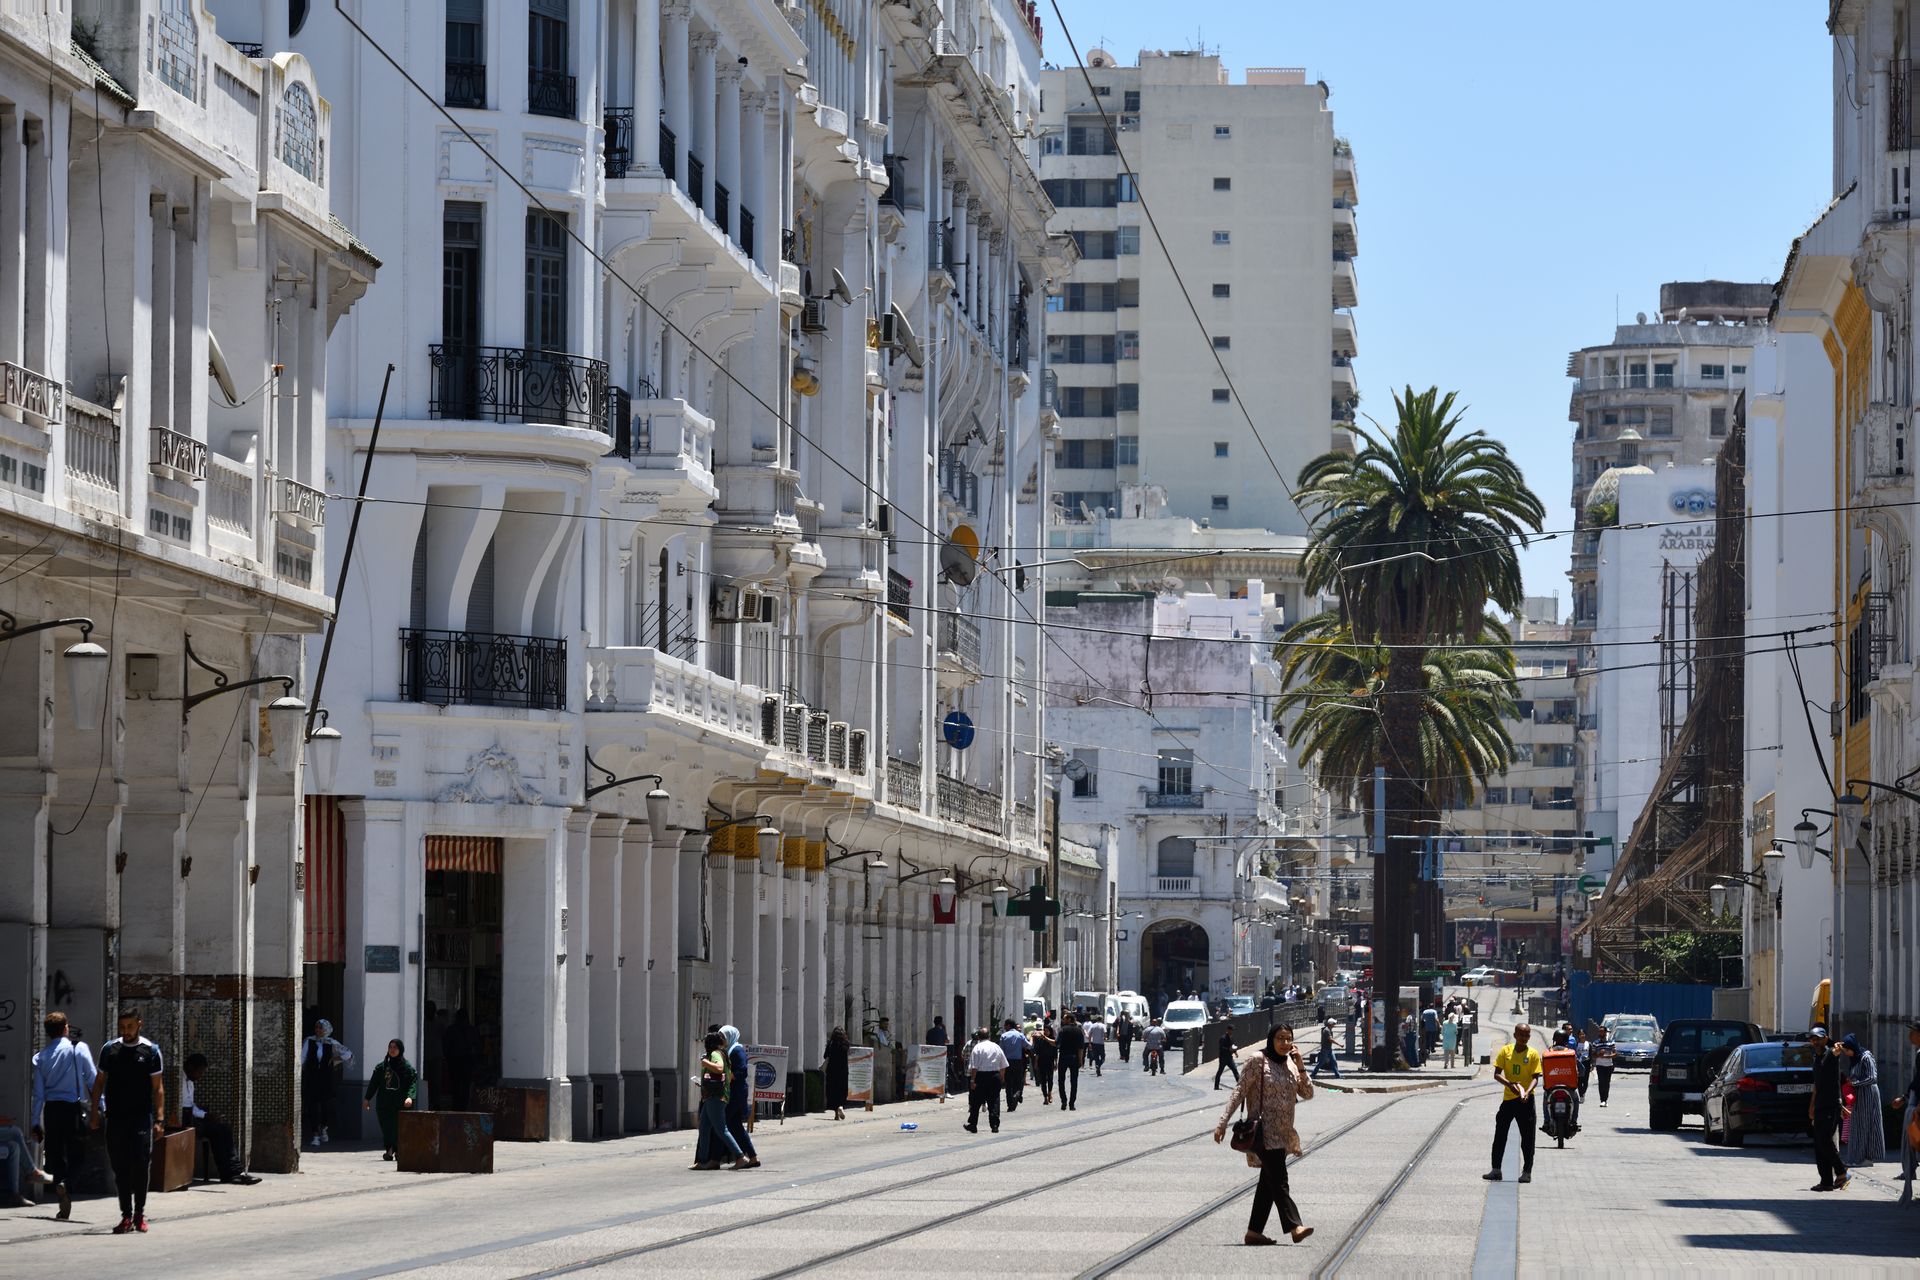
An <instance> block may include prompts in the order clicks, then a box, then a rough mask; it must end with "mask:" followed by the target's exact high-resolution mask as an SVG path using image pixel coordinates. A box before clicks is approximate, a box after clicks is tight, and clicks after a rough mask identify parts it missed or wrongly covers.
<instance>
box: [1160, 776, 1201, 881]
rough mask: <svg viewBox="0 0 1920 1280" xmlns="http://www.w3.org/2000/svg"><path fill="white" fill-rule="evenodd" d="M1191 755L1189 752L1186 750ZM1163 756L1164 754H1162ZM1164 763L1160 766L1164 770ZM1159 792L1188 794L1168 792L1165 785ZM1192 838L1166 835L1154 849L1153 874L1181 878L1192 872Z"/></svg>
mask: <svg viewBox="0 0 1920 1280" xmlns="http://www.w3.org/2000/svg"><path fill="white" fill-rule="evenodd" d="M1188 754H1189V755H1191V754H1192V753H1191V752H1188ZM1163 758H1164V756H1163ZM1165 767H1166V766H1165V765H1162V766H1161V768H1162V769H1163V770H1164V769H1165ZM1162 776H1164V774H1163V775H1162ZM1160 791H1161V794H1163V795H1166V794H1175V795H1188V794H1190V792H1188V791H1180V792H1173V793H1169V792H1168V791H1167V789H1166V787H1164V786H1162V787H1161V788H1160ZM1193 850H1194V844H1193V838H1192V837H1191V836H1168V837H1167V838H1166V839H1164V840H1162V841H1161V842H1160V844H1159V847H1158V848H1157V849H1156V850H1155V852H1156V853H1157V855H1158V856H1157V857H1156V858H1155V859H1154V874H1155V875H1157V876H1159V877H1160V878H1161V879H1163V880H1170V879H1183V878H1186V877H1188V876H1191V875H1192V874H1193Z"/></svg>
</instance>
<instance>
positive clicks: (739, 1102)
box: [720, 1027, 760, 1169]
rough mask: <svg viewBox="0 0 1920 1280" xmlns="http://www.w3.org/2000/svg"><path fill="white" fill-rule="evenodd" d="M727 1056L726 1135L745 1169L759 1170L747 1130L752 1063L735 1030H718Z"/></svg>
mask: <svg viewBox="0 0 1920 1280" xmlns="http://www.w3.org/2000/svg"><path fill="white" fill-rule="evenodd" d="M720 1038H721V1039H722V1040H724V1041H726V1048H725V1053H726V1055H727V1132H728V1133H730V1134H732V1135H733V1145H734V1146H736V1147H739V1148H740V1153H741V1154H742V1155H744V1156H746V1158H747V1168H749V1169H758V1168H759V1167H760V1153H759V1152H758V1151H755V1150H754V1149H753V1135H752V1134H751V1133H749V1132H748V1131H747V1113H748V1112H750V1111H752V1110H753V1063H752V1061H751V1060H750V1059H748V1057H747V1046H745V1045H743V1044H741V1043H740V1030H739V1028H737V1027H722V1028H720Z"/></svg>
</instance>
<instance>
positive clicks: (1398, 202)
mask: <svg viewBox="0 0 1920 1280" xmlns="http://www.w3.org/2000/svg"><path fill="white" fill-rule="evenodd" d="M1061 11H1062V12H1063V13H1064V14H1065V15H1066V18H1067V22H1068V23H1069V25H1070V28H1071V30H1072V34H1073V37H1074V40H1075V41H1076V42H1077V43H1078V44H1079V47H1080V52H1081V54H1082V55H1083V56H1084V55H1085V54H1086V52H1087V51H1088V49H1090V48H1092V47H1094V46H1095V45H1096V44H1098V45H1100V46H1101V47H1104V48H1106V49H1107V50H1108V52H1110V53H1112V54H1114V56H1115V57H1116V59H1117V60H1118V61H1120V62H1122V63H1131V62H1132V61H1134V58H1135V55H1136V54H1137V52H1138V51H1139V50H1141V49H1143V48H1144V49H1176V48H1185V49H1190V48H1193V47H1195V45H1196V43H1201V44H1204V45H1205V47H1206V48H1207V49H1208V51H1209V52H1212V51H1216V50H1217V51H1218V52H1219V54H1220V55H1221V57H1222V58H1223V59H1224V60H1225V61H1226V64H1227V65H1228V66H1229V67H1230V68H1232V70H1233V73H1234V79H1235V80H1236V81H1237V80H1239V79H1240V74H1241V72H1242V71H1243V70H1244V68H1246V67H1247V66H1304V67H1305V68H1306V69H1307V78H1308V80H1309V81H1312V80H1325V81H1326V82H1327V84H1328V85H1329V86H1330V87H1331V88H1332V90H1333V96H1332V98H1331V100H1330V103H1329V105H1330V106H1331V107H1332V109H1333V112H1334V125H1335V128H1336V130H1337V131H1338V132H1340V133H1341V134H1344V135H1345V136H1346V137H1348V138H1350V139H1351V140H1352V142H1353V149H1354V158H1355V161H1356V163H1357V167H1358V172H1359V182H1360V207H1359V230H1360V254H1359V258H1358V261H1357V262H1356V264H1355V266H1356V268H1357V271H1358V275H1359V279H1360V305H1359V307H1358V308H1357V309H1356V312H1355V315H1356V317H1357V323H1358V328H1359V334H1360V356H1359V359H1358V360H1357V361H1356V362H1355V366H1356V372H1357V373H1358V375H1359V379H1360V389H1361V395H1362V402H1361V409H1362V411H1363V412H1365V413H1371V414H1372V415H1374V416H1375V417H1381V418H1384V419H1386V420H1389V421H1390V420H1391V416H1392V408H1393V402H1392V392H1393V391H1394V390H1395V389H1396V388H1399V387H1402V386H1405V385H1407V384H1412V385H1413V386H1415V387H1425V386H1428V385H1429V384H1434V383H1437V384H1439V385H1440V386H1442V387H1445V388H1452V389H1456V390H1458V391H1459V392H1460V394H1461V399H1462V401H1464V402H1465V403H1466V404H1467V405H1468V406H1469V409H1470V412H1469V414H1468V421H1469V422H1470V423H1471V424H1473V425H1474V426H1477V427H1480V428H1481V429H1483V430H1485V431H1488V432H1490V433H1491V434H1493V435H1495V436H1497V437H1499V438H1500V439H1501V440H1503V441H1505V442H1506V444H1507V446H1508V448H1510V449H1511V450H1512V451H1513V453H1514V455H1515V457H1516V458H1517V459H1518V460H1519V462H1520V465H1521V466H1522V467H1523V468H1524V470H1525V471H1526V475H1527V479H1528V481H1529V483H1531V484H1532V485H1533V487H1534V489H1535V491H1536V492H1538V493H1539V494H1540V496H1541V499H1542V500H1543V501H1544V502H1545V503H1546V504H1547V510H1548V518H1547V527H1548V528H1549V529H1564V528H1567V527H1568V526H1569V525H1570V524H1571V523H1572V511H1571V509H1570V508H1569V507H1568V505H1567V501H1568V495H1569V492H1570V490H1571V479H1570V473H1571V462H1570V447H1571V440H1572V424H1570V423H1569V422H1568V421H1567V396H1568V392H1569V389H1570V384H1569V382H1568V380H1567V377H1566V360H1567V353H1568V352H1569V351H1572V350H1574V349H1575V348H1578V347H1583V346H1591V345H1594V344H1596V343H1601V342H1605V341H1607V340H1608V339H1609V338H1610V337H1611V336H1612V333H1613V325H1614V321H1615V318H1616V314H1617V315H1618V317H1620V318H1622V319H1626V320H1629V321H1630V320H1632V319H1633V315H1634V312H1636V311H1646V312H1649V313H1652V312H1654V311H1656V310H1657V309H1658V304H1659V289H1660V284H1661V282H1663V281H1666V280H1697V279H1713V278H1718V279H1730V280H1766V281H1772V280H1774V279H1776V278H1777V277H1778V275H1779V272H1780V267H1781V264H1782V263H1783V262H1785V260H1786V256H1787V248H1788V246H1789V245H1790V244H1791V242H1792V240H1793V237H1794V236H1795V235H1797V234H1799V233H1800V232H1801V231H1803V230H1805V228H1806V226H1807V224H1808V223H1810V222H1811V221H1812V220H1813V219H1814V218H1815V217H1816V216H1817V215H1818V214H1819V212H1820V210H1821V209H1822V208H1823V207H1824V206H1825V205H1826V203H1827V201H1828V199H1829V198H1830V197H1831V195H1832V167H1831V161H1830V152H1831V138H1832V97H1831V95H1832V76H1831V67H1832V41H1831V39H1830V38H1829V37H1828V35H1827V32H1826V27H1825V13H1826V5H1825V4H1820V3H1811V2H1809V3H1789V2H1788V0H1760V2H1758V3H1755V2H1754V0H1665V2H1664V3H1658V4H1654V3H1641V2H1639V0H1622V2H1621V3H1614V4H1607V5H1601V6H1594V5H1562V4H1551V3H1548V4H1541V3H1533V4H1524V5H1523V4H1517V3H1507V4H1500V5H1497V6H1496V5H1492V4H1480V3H1476V4H1415V3H1387V2H1386V0H1342V2H1341V3H1338V4H1331V3H1307V2H1305V0H1282V2H1280V3H1273V2H1271V0H1232V2H1231V3H1224V2H1222V0H1212V2H1211V3H1202V4H1189V5H1168V4H1165V3H1157V4H1148V3H1142V2H1141V0H1061ZM1041 14H1042V17H1043V19H1044V21H1045V35H1046V44H1045V50H1046V58H1047V60H1048V61H1049V62H1052V63H1054V64H1056V65H1059V66H1063V67H1070V66H1072V65H1073V64H1072V54H1071V52H1070V51H1069V50H1068V48H1067V42H1066V41H1065V40H1064V39H1063V38H1062V36H1061V33H1060V31H1059V29H1058V28H1059V23H1058V22H1057V21H1056V20H1055V18H1054V17H1053V14H1052V12H1051V11H1050V10H1049V8H1048V6H1047V3H1046V0H1042V3H1041ZM1146 182H1147V184H1148V185H1147V191H1146V194H1147V198H1148V200H1149V201H1151V200H1153V199H1154V198H1155V192H1154V191H1153V189H1152V187H1151V185H1150V184H1151V175H1148V176H1147V179H1146ZM1616 299H1617V304H1616ZM1616 306H1617V312H1616ZM1289 478H1291V477H1289ZM1567 556H1568V540H1567V539H1565V538H1557V539H1553V540H1549V541H1546V542H1543V543H1538V544H1536V545H1535V546H1534V547H1532V548H1530V549H1529V550H1528V551H1527V552H1525V553H1524V555H1523V564H1524V567H1525V570H1526V578H1527V590H1528V591H1529V593H1531V594H1535V595H1551V594H1558V595H1559V596H1560V607H1561V613H1562V615H1563V616H1564V615H1565V614H1566V613H1567V612H1568V611H1569V609H1570V597H1569V592H1568V588H1567V581H1566V576H1565V575H1566V567H1567Z"/></svg>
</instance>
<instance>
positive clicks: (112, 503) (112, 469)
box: [65, 396, 123, 512]
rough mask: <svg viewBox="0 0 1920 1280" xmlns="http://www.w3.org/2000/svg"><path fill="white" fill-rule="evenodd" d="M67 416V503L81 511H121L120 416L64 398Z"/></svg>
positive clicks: (100, 407)
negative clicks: (83, 509)
mask: <svg viewBox="0 0 1920 1280" xmlns="http://www.w3.org/2000/svg"><path fill="white" fill-rule="evenodd" d="M66 414H67V421H66V426H65V431H66V437H67V440H66V444H67V458H66V471H67V500H68V502H69V503H70V504H72V505H75V506H77V507H81V508H87V507H91V508H93V509H95V510H99V511H107V512H118V511H120V510H121V509H122V505H121V504H122V501H123V498H122V494H121V490H120V462H121V440H120V419H119V415H117V414H116V413H114V411H113V410H111V409H108V408H104V407H102V406H100V405H97V404H94V403H93V402H91V401H89V400H82V399H81V398H80V397H78V396H68V397H67V403H66Z"/></svg>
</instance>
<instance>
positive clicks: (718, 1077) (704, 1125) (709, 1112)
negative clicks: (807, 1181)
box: [693, 1031, 748, 1170]
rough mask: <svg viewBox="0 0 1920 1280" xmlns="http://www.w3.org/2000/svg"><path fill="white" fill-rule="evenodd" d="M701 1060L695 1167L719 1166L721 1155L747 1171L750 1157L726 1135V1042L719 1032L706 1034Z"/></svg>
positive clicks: (736, 1166) (703, 1168)
mask: <svg viewBox="0 0 1920 1280" xmlns="http://www.w3.org/2000/svg"><path fill="white" fill-rule="evenodd" d="M701 1047H702V1049H703V1050H704V1051H705V1054H704V1056H703V1057H702V1058H701V1059H700V1140H699V1142H698V1143H697V1144H696V1145H695V1147H694V1150H693V1167H694V1168H695V1169H698V1170H711V1169H718V1168H719V1167H720V1161H721V1159H722V1153H723V1152H724V1153H726V1154H727V1155H729V1156H731V1157H732V1159H733V1167H734V1168H736V1169H745V1168H747V1167H748V1166H747V1158H746V1156H745V1155H743V1154H741V1151H740V1146H739V1144H738V1143H736V1142H735V1141H734V1140H733V1135H732V1134H731V1133H729V1132H727V1077H728V1076H730V1075H731V1074H732V1072H731V1070H729V1068H728V1067H727V1042H726V1038H725V1037H723V1036H722V1035H721V1034H720V1033H719V1032H718V1031H709V1032H707V1038H706V1040H705V1041H703V1042H702V1045H701Z"/></svg>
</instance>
